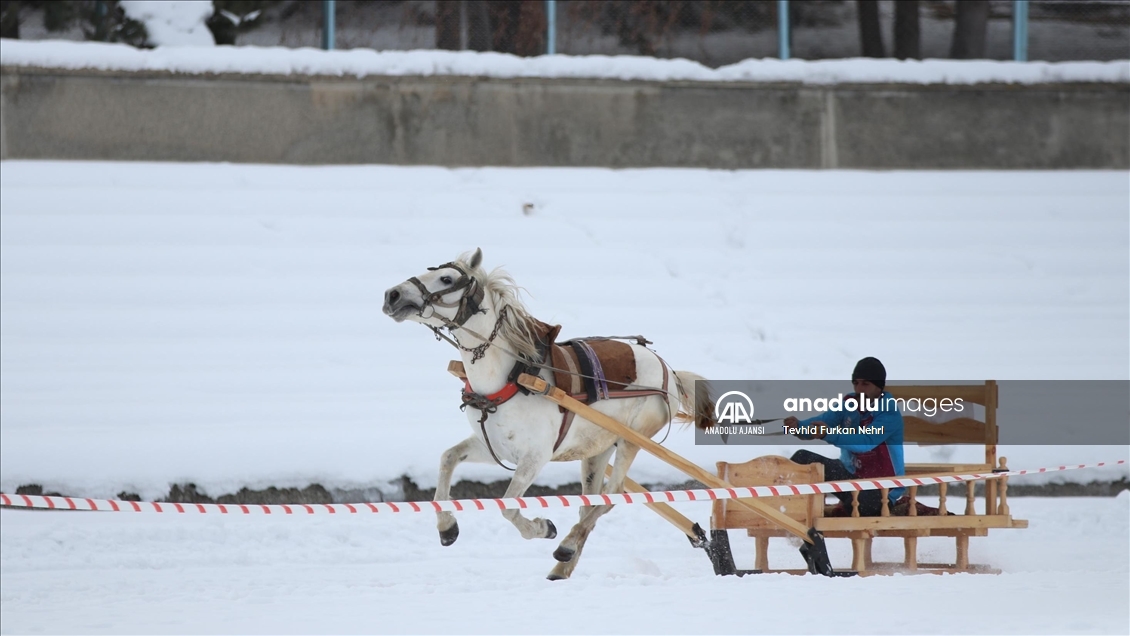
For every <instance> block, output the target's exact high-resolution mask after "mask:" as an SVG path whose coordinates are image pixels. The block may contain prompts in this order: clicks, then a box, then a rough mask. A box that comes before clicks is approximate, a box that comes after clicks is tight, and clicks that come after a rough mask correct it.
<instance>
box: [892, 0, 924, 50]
mask: <svg viewBox="0 0 1130 636" xmlns="http://www.w3.org/2000/svg"><path fill="white" fill-rule="evenodd" d="M921 41H922V40H921V36H920V35H919V30H918V0H902V1H901V2H896V3H895V57H897V58H898V59H900V60H905V59H908V58H912V59H916V60H919V59H922V46H921Z"/></svg>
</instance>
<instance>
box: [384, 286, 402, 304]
mask: <svg viewBox="0 0 1130 636" xmlns="http://www.w3.org/2000/svg"><path fill="white" fill-rule="evenodd" d="M385 300H386V301H387V302H388V303H389V304H392V303H394V302H396V301H398V300H400V292H398V291H396V290H395V289H393V290H391V291H390V292H389V293H388V294H387V298H386V299H385Z"/></svg>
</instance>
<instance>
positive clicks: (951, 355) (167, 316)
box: [0, 162, 1130, 498]
mask: <svg viewBox="0 0 1130 636" xmlns="http://www.w3.org/2000/svg"><path fill="white" fill-rule="evenodd" d="M0 186H2V187H0V211H2V214H0V230H2V232H0V247H2V248H3V249H2V252H0V265H2V268H0V274H2V289H0V301H2V304H0V310H2V312H0V318H2V325H3V329H2V331H0V345H2V346H0V374H2V380H3V385H2V391H0V415H2V418H0V490H3V491H4V492H9V493H10V492H13V490H14V489H15V488H16V487H17V486H20V485H22V484H28V483H38V484H42V485H43V486H44V487H45V488H47V489H49V490H57V491H59V492H63V493H65V494H71V495H77V496H89V497H99V498H109V497H113V496H115V495H116V494H117V493H119V492H121V491H123V490H124V491H128V492H136V493H139V494H141V495H142V496H143V497H145V498H153V497H160V496H162V495H164V494H166V493H167V492H168V490H169V486H170V485H171V484H184V483H195V484H196V485H197V486H198V487H199V489H200V490H201V491H202V492H205V493H208V494H211V495H213V496H216V495H220V494H224V493H230V492H235V491H236V490H238V489H239V488H241V487H244V486H247V487H251V488H264V487H267V486H272V485H274V486H280V487H283V486H295V487H304V486H306V485H308V484H310V483H321V484H323V485H325V486H326V487H328V488H340V489H363V488H373V487H377V488H382V489H383V490H385V491H386V492H387V490H388V489H387V485H388V482H389V481H391V480H395V479H397V478H398V477H399V476H401V475H404V474H407V475H409V476H411V477H412V478H413V479H414V480H416V481H417V483H419V484H420V485H421V486H424V487H429V486H433V485H434V482H435V476H436V470H437V466H438V461H439V455H440V452H441V451H442V450H443V449H445V448H447V447H448V446H451V445H453V444H454V443H456V442H458V441H459V440H461V439H463V438H464V437H466V436H467V434H468V433H469V431H470V429H469V427H468V424H467V420H466V418H465V416H464V415H463V414H461V413H460V412H459V411H458V404H459V388H460V384H459V383H458V382H457V381H456V380H455V379H453V378H452V377H451V376H449V375H448V374H447V373H446V371H445V369H446V365H447V361H448V360H450V359H452V358H454V357H455V356H454V353H455V351H454V350H453V349H451V348H450V347H449V346H448V345H447V344H445V343H441V342H437V341H436V340H435V338H434V337H433V336H432V334H431V332H429V331H427V330H426V329H424V328H423V327H420V326H417V325H413V324H407V323H405V324H396V323H394V322H393V321H392V320H390V319H388V318H387V317H385V316H384V315H383V314H382V313H381V309H380V308H381V303H382V294H383V292H384V290H385V289H387V288H388V287H391V286H393V285H395V284H398V283H400V282H402V281H404V280H405V279H407V278H408V277H410V276H414V275H416V274H419V273H421V272H423V271H424V268H425V267H427V266H430V265H437V264H439V263H443V262H445V261H447V260H450V259H451V258H453V257H455V256H456V255H457V254H459V253H460V252H463V251H465V250H468V249H473V248H474V247H477V246H478V247H482V248H483V250H484V253H485V265H486V266H487V267H493V266H498V265H504V266H506V267H507V269H508V270H509V271H510V273H511V274H512V275H513V276H514V277H515V279H516V280H517V281H518V283H519V284H521V285H523V286H524V287H525V288H526V289H528V290H529V292H530V298H528V299H527V300H528V303H527V304H528V306H529V308H530V310H531V311H532V312H533V314H534V315H535V316H537V317H539V318H541V319H543V320H546V321H548V322H554V323H560V324H562V325H564V331H563V332H562V336H563V337H572V336H585V335H600V334H634V333H642V334H644V335H646V336H647V337H648V338H650V339H651V340H653V341H654V342H655V345H654V346H655V348H656V349H657V350H658V351H659V353H660V354H661V355H663V356H664V357H665V358H666V359H667V360H668V361H669V362H670V363H671V364H672V365H674V366H675V367H676V368H681V369H690V370H693V371H696V372H698V373H700V374H702V375H704V376H706V377H708V378H712V379H717V380H723V379H836V378H844V380H845V382H846V380H847V379H848V377H849V376H850V373H851V369H852V367H853V365H854V363H855V361H856V360H858V359H859V358H862V357H864V356H868V355H874V356H877V357H878V358H880V359H881V360H883V362H884V363H885V364H886V366H887V369H888V372H889V377H890V379H891V380H907V381H923V380H945V381H971V382H980V381H982V380H985V379H997V380H1005V379H1011V380H1024V379H1065V380H1067V379H1121V380H1124V379H1127V376H1128V374H1130V360H1128V358H1130V343H1128V341H1130V334H1128V330H1127V324H1128V322H1130V317H1128V314H1130V299H1128V296H1130V282H1128V281H1130V274H1128V263H1130V247H1128V243H1130V214H1128V213H1127V210H1128V206H1130V202H1128V197H1130V193H1128V192H1127V178H1126V175H1125V174H1124V173H1119V172H1007V173H973V172H913V173H910V172H907V173H898V172H893V173H868V172H788V171H783V172H775V171H763V172H725V171H703V170H624V171H615V170H601V169H465V170H447V169H439V168H396V167H323V168H300V167H265V166H248V165H238V166H233V165H207V164H179V165H178V164H172V163H166V164H126V163H52V162H5V163H4V164H3V170H2V171H0ZM1001 399H1002V401H1007V399H1008V396H1007V395H1002V397H1001ZM665 444H666V445H667V446H668V447H670V448H672V449H673V450H675V451H676V452H679V453H682V454H685V455H686V456H688V457H690V458H691V459H693V460H694V461H696V462H698V463H699V464H700V465H703V466H707V467H710V466H713V463H714V462H715V461H718V460H728V461H744V460H746V459H749V457H750V455H751V451H752V450H753V449H750V448H749V447H736V448H725V449H722V448H719V447H705V446H704V447H696V446H695V445H694V435H693V434H692V433H691V432H690V431H688V430H680V429H675V430H673V431H671V432H670V434H669V435H668V436H667V439H666V442H665ZM795 448H796V447H795V446H788V445H783V446H782V447H780V448H758V449H756V450H757V451H758V454H762V453H770V452H777V453H780V454H783V455H786V456H787V455H789V454H791V453H792V451H793V450H795ZM830 454H831V452H830ZM1001 455H1003V456H1006V457H1009V458H1010V466H1011V467H1014V468H1038V467H1041V466H1048V465H1054V464H1060V463H1088V462H1094V461H1103V460H1112V459H1124V458H1126V457H1127V455H1128V453H1127V448H1125V447H1114V448H1109V447H1095V446H1067V447H1056V448H1045V447H1035V446H1019V447H1012V448H1009V447H1004V448H1002V449H1001ZM946 459H948V460H950V461H967V460H968V461H978V460H979V459H980V457H979V454H978V452H977V450H976V449H975V448H971V447H962V448H954V447H930V448H916V447H912V448H909V449H908V460H909V461H930V460H946ZM577 471H578V467H577V465H576V464H552V465H551V466H549V467H548V468H547V469H546V470H545V471H544V472H543V474H542V476H541V478H540V479H539V480H538V481H539V483H542V484H546V485H555V484H560V483H568V482H574V481H577V479H578V473H577ZM1126 472H1127V471H1126V469H1125V467H1123V468H1122V469H1104V470H1096V471H1072V472H1068V473H1055V474H1053V475H1046V476H1042V478H1043V479H1056V480H1063V479H1069V480H1078V481H1083V482H1086V481H1090V480H1091V479H1116V478H1118V477H1119V476H1120V475H1125V474H1126ZM632 475H633V476H634V477H635V478H636V479H637V480H638V481H641V482H644V483H654V482H662V483H678V482H681V481H682V479H683V477H682V475H680V474H679V473H677V472H676V471H675V470H674V469H672V468H670V467H668V466H667V465H665V464H662V463H660V462H658V461H656V460H653V459H650V458H649V457H647V456H644V455H643V454H641V456H640V458H639V459H638V460H637V462H636V465H635V466H634V467H633V469H632ZM456 477H457V478H459V477H465V478H473V479H480V480H489V481H493V480H496V479H505V478H508V474H507V473H505V472H504V471H503V470H502V469H501V468H499V467H497V466H494V465H485V464H482V465H464V466H462V467H460V469H459V470H458V471H457V473H456ZM1040 478H1041V477H1039V476H1033V477H1026V478H1024V479H1023V481H1020V482H1017V483H1036V480H1037V479H1040Z"/></svg>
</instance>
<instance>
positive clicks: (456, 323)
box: [408, 261, 509, 364]
mask: <svg viewBox="0 0 1130 636" xmlns="http://www.w3.org/2000/svg"><path fill="white" fill-rule="evenodd" d="M449 267H450V268H451V269H454V270H457V271H458V272H459V279H458V280H456V281H455V282H454V283H452V284H451V286H450V287H445V288H444V289H441V290H438V291H434V292H430V291H428V288H427V287H425V286H424V284H423V283H422V282H420V279H419V278H416V277H415V276H413V277H412V278H409V279H408V282H410V283H412V284H413V285H415V286H416V288H417V289H419V290H420V295H421V297H422V299H421V301H420V317H421V318H424V317H425V316H424V310H425V309H427V308H428V307H431V308H432V313H431V316H435V317H436V318H439V319H440V320H441V321H443V326H444V327H447V330H448V331H449V332H451V336H450V337H449V336H446V335H444V333H443V332H442V331H440V328H439V327H433V326H432V325H425V326H426V327H427V328H428V329H431V330H432V332H433V333H435V335H436V340H441V339H442V340H446V341H448V342H449V343H451V345H452V346H454V347H455V348H456V349H460V350H462V351H466V352H467V353H470V354H471V364H474V363H475V362H477V361H479V360H481V359H482V357H483V356H484V355H486V352H487V348H488V347H490V345H491V343H493V342H494V339H495V338H497V337H498V332H499V330H500V329H501V328H502V322H503V321H504V320H505V319H506V311H507V309H509V307H503V308H502V309H501V310H500V311H499V312H498V320H496V321H495V323H494V329H493V330H492V331H491V332H490V336H487V337H485V338H484V337H483V336H481V335H480V334H477V333H475V332H474V331H472V330H470V329H468V328H467V327H464V326H463V325H464V324H465V323H466V322H467V321H468V320H470V319H471V316H474V315H475V314H485V313H486V311H487V310H485V309H483V308H482V302H483V295H484V292H483V287H482V285H480V284H479V281H478V280H476V279H475V277H473V276H471V275H470V274H469V273H468V272H467V270H465V269H463V266H462V265H460V264H459V263H456V262H454V261H453V262H450V263H444V264H443V265H437V266H436V267H429V268H428V271H429V272H434V271H436V270H440V269H446V268H449ZM460 289H463V290H465V291H464V292H463V294H462V295H461V296H460V297H459V300H458V301H456V302H453V303H445V302H443V300H442V298H443V297H444V296H446V295H448V294H450V293H451V292H454V291H459V290H460ZM436 307H444V308H450V307H458V310H456V312H455V318H454V319H448V318H445V317H444V316H441V315H439V314H437V313H436V312H435V308H436ZM431 316H427V317H428V318H430V317H431ZM456 329H463V330H464V331H467V332H469V333H470V334H471V335H472V336H475V337H476V338H478V339H479V340H482V342H481V343H480V344H479V345H478V346H476V347H464V346H463V344H462V343H460V342H459V338H458V337H456V336H455V330H456Z"/></svg>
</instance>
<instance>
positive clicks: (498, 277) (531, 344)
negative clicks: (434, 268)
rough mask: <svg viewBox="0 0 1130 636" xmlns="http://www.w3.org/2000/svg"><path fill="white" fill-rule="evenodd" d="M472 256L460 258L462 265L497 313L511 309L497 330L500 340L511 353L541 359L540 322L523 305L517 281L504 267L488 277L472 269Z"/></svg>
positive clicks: (468, 254)
mask: <svg viewBox="0 0 1130 636" xmlns="http://www.w3.org/2000/svg"><path fill="white" fill-rule="evenodd" d="M471 258H472V253H471V252H467V253H465V254H462V255H461V256H460V257H459V261H460V263H462V264H463V266H464V267H466V268H467V271H468V273H469V274H470V275H471V277H473V278H474V279H475V280H476V281H477V282H478V284H479V285H480V286H481V287H482V289H483V290H484V292H485V293H487V294H490V299H491V303H492V304H493V305H494V307H495V311H502V308H503V307H509V309H508V310H507V312H506V317H505V319H503V321H502V326H501V327H499V329H498V337H499V338H500V339H501V340H502V341H503V342H504V343H506V346H507V348H508V349H510V351H511V352H512V353H517V354H520V355H522V356H525V357H526V358H527V359H530V360H537V359H538V348H537V336H536V333H535V330H534V325H535V324H537V322H538V321H537V319H536V318H534V317H533V316H531V315H530V312H529V310H527V309H526V306H525V305H524V304H523V303H522V299H521V298H520V297H519V294H520V293H521V292H522V291H523V290H522V288H521V287H519V286H518V284H517V283H516V282H514V279H513V278H512V277H511V276H510V274H509V273H507V272H506V271H505V270H503V269H502V268H501V267H496V268H494V269H493V270H491V271H490V273H489V274H488V273H487V272H486V270H484V269H483V268H482V267H481V266H477V267H473V268H472V267H471Z"/></svg>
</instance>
